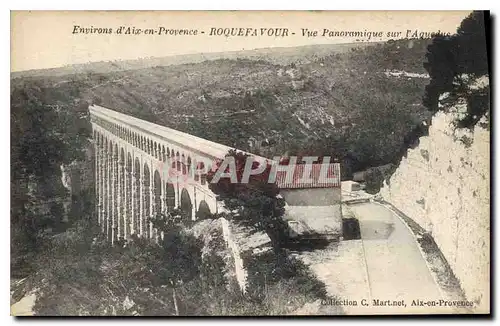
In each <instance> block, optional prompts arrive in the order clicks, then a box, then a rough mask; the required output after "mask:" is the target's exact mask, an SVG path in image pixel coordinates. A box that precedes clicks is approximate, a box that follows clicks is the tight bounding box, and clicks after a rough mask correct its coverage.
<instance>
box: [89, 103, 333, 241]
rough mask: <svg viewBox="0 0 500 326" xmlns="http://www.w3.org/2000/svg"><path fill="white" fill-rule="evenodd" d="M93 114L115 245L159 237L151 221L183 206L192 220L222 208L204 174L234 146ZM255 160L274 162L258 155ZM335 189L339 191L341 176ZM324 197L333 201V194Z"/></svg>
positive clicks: (106, 226) (101, 194) (99, 196)
mask: <svg viewBox="0 0 500 326" xmlns="http://www.w3.org/2000/svg"><path fill="white" fill-rule="evenodd" d="M89 111H90V117H91V123H92V128H93V137H94V147H95V148H94V150H95V171H96V173H95V178H96V180H95V182H96V205H97V217H98V222H99V225H100V226H101V228H102V231H103V232H104V233H105V234H106V235H107V237H108V238H109V239H111V242H112V243H113V242H114V241H116V240H119V239H126V238H128V237H129V236H130V235H131V234H137V235H140V236H142V237H149V238H153V239H155V238H157V237H158V236H159V234H158V232H157V231H156V229H154V228H153V225H152V223H151V222H150V220H149V218H150V217H151V216H156V215H157V213H165V212H168V211H171V210H172V209H174V208H179V209H181V210H182V211H183V212H184V214H185V215H186V216H187V218H191V219H193V220H194V219H197V218H199V217H204V216H206V215H207V214H214V213H217V212H218V211H219V210H220V209H221V207H218V203H217V200H216V196H215V194H214V193H213V192H212V191H211V190H210V189H209V187H208V183H207V181H206V171H209V169H211V168H212V164H213V163H214V162H216V161H217V160H220V159H223V158H224V157H225V156H226V154H227V153H228V151H229V150H231V148H230V147H228V146H225V145H222V144H218V143H215V142H212V141H209V140H206V139H202V138H199V137H195V136H192V135H189V134H186V133H183V132H180V131H178V130H175V129H171V128H167V127H163V126H160V125H157V124H154V123H151V122H148V121H144V120H141V119H137V118H134V117H132V116H129V115H126V114H122V113H118V112H116V111H113V110H109V109H106V108H104V107H101V106H97V105H92V106H90V107H89ZM253 158H254V159H257V160H259V161H263V160H264V161H266V160H267V161H268V162H272V161H271V160H268V159H265V158H263V157H259V156H256V155H253ZM313 170H314V169H313ZM332 171H333V174H334V175H336V176H339V175H340V168H339V166H338V164H332ZM313 174H314V171H313ZM284 180H285V178H283V177H282V176H281V175H278V186H280V185H281V186H283V187H281V186H280V188H311V187H313V188H314V187H324V185H321V184H317V183H313V184H309V185H306V186H304V185H302V184H299V185H298V184H295V186H294V187H289V186H287V183H286V182H285V181H284ZM331 186H332V185H331V184H330V185H329V187H330V188H331ZM333 187H337V188H338V187H340V178H338V179H336V181H335V182H334V184H333ZM295 190H300V189H295ZM338 190H339V193H340V188H338ZM285 193H286V192H284V194H285ZM325 194H326V196H327V197H328V198H330V197H331V193H329V192H327V193H325ZM295 195H299V196H300V197H304V195H303V194H298V193H297V194H295ZM314 197H317V195H316V194H314ZM332 198H333V196H332ZM285 199H286V198H285ZM292 205H293V204H292ZM301 205H302V204H301ZM315 205H317V203H316V204H315Z"/></svg>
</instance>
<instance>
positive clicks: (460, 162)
mask: <svg viewBox="0 0 500 326" xmlns="http://www.w3.org/2000/svg"><path fill="white" fill-rule="evenodd" d="M457 111H460V108H457ZM457 114H460V113H459V112H455V113H437V114H436V115H435V116H434V117H433V119H432V124H431V126H430V127H429V134H428V136H425V137H421V138H420V142H419V144H418V146H417V147H416V148H414V149H410V150H408V152H407V155H406V156H405V157H404V158H403V159H402V161H401V163H400V165H399V168H398V169H397V171H396V172H395V173H394V174H393V175H392V177H391V178H390V180H389V181H388V182H387V183H386V184H384V187H383V188H382V189H381V191H380V195H381V196H382V197H383V198H384V199H385V200H386V201H388V202H390V203H392V204H393V205H394V206H396V207H397V208H398V209H400V210H401V211H403V212H404V213H405V214H407V215H408V216H409V217H411V218H412V219H413V220H415V221H416V222H417V223H419V224H420V225H421V226H422V227H423V228H425V229H426V230H427V231H428V232H429V233H430V234H431V235H432V236H433V237H434V239H435V241H436V243H437V244H438V246H439V248H440V249H441V251H442V253H443V254H444V256H445V257H446V259H447V260H448V263H449V264H450V266H451V268H452V269H453V271H454V273H455V275H456V276H457V278H458V279H459V280H460V283H461V286H462V288H463V290H464V292H465V294H466V296H467V299H468V300H473V301H475V302H476V307H477V309H478V310H477V311H488V309H489V308H488V307H489V300H490V299H489V286H490V283H489V279H490V276H489V269H490V133H489V130H486V129H484V128H482V127H479V126H476V127H475V128H474V129H473V130H471V131H463V130H461V131H457V130H454V128H453V127H452V121H453V119H454V118H455V117H456V116H457Z"/></svg>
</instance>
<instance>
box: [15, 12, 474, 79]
mask: <svg viewBox="0 0 500 326" xmlns="http://www.w3.org/2000/svg"><path fill="white" fill-rule="evenodd" d="M469 13H470V12H467V11H425V12H422V11H399V12H398V11H358V12H354V11H282V12H278V11H267V12H261V11H218V12H216V11H177V12H172V11H170V12H168V11H163V12H158V11H157V12H151V11H12V12H11V71H23V70H30V69H45V68H54V67H61V66H66V65H71V64H81V63H88V62H96V61H114V60H132V59H139V58H147V57H165V56H171V55H179V54H191V53H207V52H225V51H240V50H251V49H256V48H267V47H294V46H302V45H311V44H333V43H350V42H354V41H355V40H356V39H357V38H355V37H354V38H353V37H339V36H332V37H329V36H328V34H327V35H326V36H323V32H324V30H325V29H327V30H329V31H360V32H365V31H366V32H382V35H383V36H382V37H379V38H371V39H370V41H384V40H388V39H389V38H390V37H388V35H387V33H388V32H401V37H405V35H406V33H407V31H408V30H411V33H414V32H415V31H417V33H420V32H429V33H430V32H438V31H440V32H443V33H446V32H449V33H454V32H455V31H456V29H457V27H458V26H459V25H460V22H461V21H462V20H463V19H464V18H465V17H467V16H468V14H469ZM75 26H78V27H76V31H77V32H78V31H80V27H81V28H87V29H96V28H102V29H108V30H109V29H111V30H112V33H111V34H98V33H88V34H85V33H80V32H78V33H74V31H75ZM120 26H123V27H124V28H128V27H131V28H132V27H135V28H136V29H138V28H140V29H142V30H144V29H151V31H156V32H158V31H159V30H160V28H163V30H162V35H158V33H157V34H154V35H146V34H144V33H142V34H140V35H130V34H128V35H125V34H123V33H122V34H117V33H116V31H117V29H118V28H119V27H120ZM212 28H215V29H218V28H221V29H224V28H242V29H243V30H244V32H239V31H240V30H239V29H238V30H236V33H243V34H245V33H247V29H248V30H249V31H250V32H249V33H250V34H251V33H253V32H254V30H253V29H256V33H257V34H260V33H261V32H262V30H261V28H266V30H265V32H264V36H250V35H249V36H232V37H226V36H224V35H220V36H218V35H215V36H214V35H210V32H211V30H212ZM273 28H281V31H282V32H283V31H284V29H285V28H286V29H288V36H286V37H283V36H278V37H276V36H268V35H267V31H268V30H267V29H273ZM166 29H189V30H192V31H194V30H196V31H197V35H190V36H189V35H177V36H174V35H165V34H164V33H165V30H166ZM303 29H307V30H309V31H311V32H312V33H311V34H310V36H303ZM202 31H203V32H205V33H204V34H202V33H201V32H202ZM314 31H317V35H316V36H313V34H314ZM292 33H295V34H294V35H292ZM365 40H366V38H365Z"/></svg>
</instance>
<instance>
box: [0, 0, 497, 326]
mask: <svg viewBox="0 0 500 326" xmlns="http://www.w3.org/2000/svg"><path fill="white" fill-rule="evenodd" d="M165 3H167V5H166V4H165ZM2 5H4V2H2ZM498 6H499V1H493V0H491V1H482V0H476V1H467V2H466V1H453V2H447V1H439V2H438V1H435V0H419V1H394V0H392V1H389V0H380V1H359V0H358V1H328V0H323V1H321V0H308V1H302V2H296V1H290V0H288V1H286V0H279V1H272V2H271V1H269V0H249V1H246V2H243V1H235V0H225V1H220V0H219V1H214V0H212V1H206V0H205V1H202V0H182V1H177V2H172V1H168V2H163V3H160V2H159V1H158V2H157V1H150V0H141V1H130V0H122V1H116V2H114V3H112V4H109V3H104V1H102V0H85V1H71V2H69V1H57V0H45V1H35V0H31V1H15V2H12V3H10V4H8V3H7V4H6V8H5V10H2V16H1V18H3V19H0V24H2V25H3V26H2V27H3V28H2V31H3V36H4V37H3V39H4V40H5V41H4V42H6V43H7V40H8V44H5V47H4V48H5V49H7V50H4V51H3V52H2V62H3V63H4V64H3V69H4V74H3V76H4V77H3V78H2V87H1V90H2V91H3V93H2V94H3V95H4V96H3V100H4V110H2V115H3V116H2V117H1V118H0V124H1V125H0V130H1V131H2V133H3V135H2V137H1V140H2V141H1V142H0V145H1V146H2V152H3V153H4V157H5V158H4V159H2V160H0V162H1V164H2V166H1V169H0V170H1V171H2V174H1V177H2V180H1V185H2V188H1V191H2V193H1V195H2V196H0V198H1V200H2V205H0V207H2V208H3V210H4V214H3V218H2V223H4V225H2V226H3V227H1V228H0V229H1V230H2V232H3V234H2V236H0V238H1V240H2V242H3V243H2V244H3V246H2V248H4V250H2V261H3V262H4V264H3V265H4V267H3V269H2V270H1V273H2V282H1V284H2V288H1V289H0V294H1V296H0V297H1V299H2V300H1V302H0V307H2V312H1V316H2V319H3V320H2V325H5V324H6V325H10V324H13V323H14V322H16V320H15V319H14V318H12V317H8V316H9V315H10V309H9V307H10V300H9V296H8V294H9V292H10V284H9V278H10V268H9V267H8V266H9V264H8V262H9V261H10V250H9V249H7V248H10V241H9V236H8V234H9V230H10V209H9V207H10V51H9V49H10V12H9V11H8V10H109V9H113V10H153V9H155V10H167V9H168V10H384V9H385V10H388V9H391V10H470V9H490V10H492V15H494V14H495V13H498V12H499V10H497V9H498ZM496 24H498V21H496ZM494 27H495V26H494ZM497 42H498V36H497V35H495V36H494V43H497ZM494 53H495V54H497V52H496V51H494ZM493 59H497V55H495V57H494V58H493ZM495 67H496V65H495ZM495 73H496V70H495ZM495 75H496V74H495ZM494 85H495V89H494V91H495V95H496V94H498V92H496V91H497V90H498V89H497V87H498V85H497V83H494ZM7 108H9V109H7ZM497 115H498V113H496V114H495V123H497V122H498V121H496V120H498V119H499V118H498V117H496V116H497ZM497 137H499V136H498V133H497V135H496V137H495V144H496V145H495V148H494V149H492V150H494V152H496V151H497V150H498V148H497V147H498V143H499V141H500V139H498V138H497ZM7 153H9V154H7ZM7 156H8V159H7V158H6V157H7ZM498 167H499V163H498V160H497V161H496V164H495V168H497V171H498ZM495 186H497V181H495ZM497 223H498V222H497ZM493 232H494V230H493ZM493 239H494V241H495V245H497V243H496V242H497V240H496V239H497V237H495V236H493ZM492 245H493V244H492ZM496 249H497V252H496V257H495V258H498V246H496ZM495 260H496V259H494V258H493V257H491V261H492V262H493V261H495ZM491 276H492V277H493V275H491ZM496 285H497V286H498V282H496ZM496 290H497V287H495V293H496V292H497V291H496ZM492 295H494V294H493V293H492ZM492 301H493V300H492ZM497 313H498V311H497ZM52 321H53V320H46V322H52ZM62 321H63V322H64V321H71V320H62ZM110 321H111V322H115V323H117V322H118V323H120V322H122V320H106V322H110ZM158 321H159V322H164V323H169V324H171V323H178V322H179V321H175V320H171V319H169V320H158ZM193 321H194V322H196V321H198V320H193ZM193 321H189V323H192V322H193ZM199 321H201V322H207V321H208V320H199ZM245 321H246V320H212V321H211V322H216V323H219V322H229V323H232V322H237V323H241V322H245ZM387 321H388V320H378V322H382V323H385V322H387ZM24 322H25V323H27V321H24ZM28 322H29V321H28ZM32 322H43V320H35V321H31V322H29V323H32ZM80 322H81V320H80ZM83 322H85V323H88V322H90V323H92V325H101V324H104V320H90V321H83ZM145 322H152V320H140V321H139V322H137V321H134V322H133V323H134V324H139V323H145ZM180 322H183V323H186V322H188V321H186V320H183V321H180ZM251 322H255V323H259V324H261V323H272V324H275V323H278V322H281V323H283V322H285V323H289V322H291V321H290V320H278V319H273V320H253V321H251ZM300 322H301V323H309V322H313V320H301V321H300ZM314 322H316V323H318V322H320V323H324V324H329V325H331V324H332V323H335V324H337V323H344V322H346V321H345V320H314ZM360 322H361V321H355V323H360ZM368 322H374V321H373V320H369V321H368ZM394 322H396V323H400V322H403V321H402V320H395V321H394ZM421 322H424V323H425V324H426V325H433V324H438V323H439V322H441V321H440V320H422V321H421ZM452 322H453V321H452ZM351 323H352V321H351Z"/></svg>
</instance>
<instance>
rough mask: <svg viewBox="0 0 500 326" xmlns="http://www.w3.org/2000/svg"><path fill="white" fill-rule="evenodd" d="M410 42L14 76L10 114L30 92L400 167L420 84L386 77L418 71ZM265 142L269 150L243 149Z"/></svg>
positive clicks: (420, 53) (352, 162) (215, 135)
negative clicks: (303, 56) (293, 60)
mask: <svg viewBox="0 0 500 326" xmlns="http://www.w3.org/2000/svg"><path fill="white" fill-rule="evenodd" d="M410 42H413V41H410ZM410 42H409V41H401V42H396V43H394V44H388V45H387V44H386V45H380V44H378V45H375V46H370V47H363V48H360V49H358V50H357V51H353V50H351V51H345V47H344V48H342V49H341V50H338V49H337V50H334V49H332V50H331V51H330V53H331V54H330V55H327V53H326V52H325V51H323V52H322V56H318V55H310V56H309V57H307V60H302V63H300V62H299V63H297V64H296V65H295V64H286V65H284V64H283V65H282V64H278V63H270V62H267V61H262V60H257V61H256V60H251V59H239V60H232V59H219V60H214V61H205V62H202V63H189V64H182V65H173V66H158V67H153V68H144V69H137V70H128V71H116V72H109V73H94V72H87V73H81V74H73V75H64V76H54V77H50V78H47V77H44V78H41V77H23V78H15V79H13V80H12V94H14V95H13V96H12V101H13V103H14V104H13V107H15V103H16V102H17V101H18V99H19V95H16V94H19V93H20V92H21V93H22V92H30V93H34V94H32V96H34V97H36V98H37V99H38V100H39V102H41V103H42V104H44V105H49V104H50V105H53V104H55V103H56V104H57V105H59V106H61V108H63V109H64V108H67V109H72V107H73V106H75V105H79V103H81V102H82V100H83V101H87V102H94V103H98V104H102V105H104V106H107V107H110V108H113V109H116V110H119V111H122V112H124V113H128V114H131V115H134V116H137V117H139V118H143V119H146V120H150V121H153V122H155V123H158V124H162V125H166V126H169V127H172V128H175V129H179V130H182V131H185V132H189V133H192V134H195V135H197V136H201V137H204V138H207V139H210V140H213V141H217V142H220V143H223V144H226V145H229V146H234V147H237V148H239V149H242V150H250V151H252V152H255V153H260V154H262V155H266V156H273V155H282V154H284V153H285V152H287V151H288V153H292V154H293V153H311V154H317V155H332V156H336V157H338V158H341V159H342V158H343V159H347V160H348V161H347V162H348V165H349V166H350V167H351V168H352V170H360V169H363V168H366V167H369V166H373V165H379V164H384V163H387V162H391V161H394V160H397V159H398V158H399V155H400V152H401V148H402V147H404V146H405V144H404V139H405V136H406V135H407V134H408V133H409V132H410V131H411V130H412V128H414V127H415V126H416V125H417V124H418V123H419V122H420V121H422V120H423V119H424V118H425V117H426V115H427V113H426V111H425V109H423V107H422V106H421V105H420V102H421V97H422V95H423V89H424V86H425V84H426V83H427V80H425V79H406V78H403V79H401V78H394V77H387V76H385V75H384V74H383V72H384V71H385V70H387V69H402V70H406V71H409V72H418V73H422V72H423V68H422V62H423V60H424V54H425V46H426V41H423V42H418V43H415V44H416V45H415V44H413V46H412V45H411V44H410ZM288 51H289V50H288ZM275 57H276V54H274V58H275ZM275 61H276V60H275ZM16 92H17V93H16ZM266 139H267V140H268V141H269V142H270V143H271V146H267V147H264V148H261V147H260V146H255V145H251V144H250V143H249V140H254V141H257V142H258V143H260V141H262V140H266Z"/></svg>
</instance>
